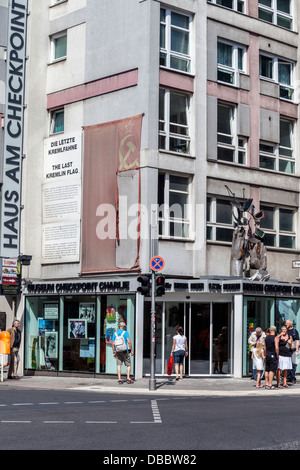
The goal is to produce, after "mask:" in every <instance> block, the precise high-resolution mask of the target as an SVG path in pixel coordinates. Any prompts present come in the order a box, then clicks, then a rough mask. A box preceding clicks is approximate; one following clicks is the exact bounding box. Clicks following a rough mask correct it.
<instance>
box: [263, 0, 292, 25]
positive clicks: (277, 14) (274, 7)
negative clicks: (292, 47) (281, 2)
mask: <svg viewBox="0 0 300 470" xmlns="http://www.w3.org/2000/svg"><path fill="white" fill-rule="evenodd" d="M271 1H272V6H271V7H268V6H266V5H263V4H262V3H260V2H259V1H258V15H259V12H260V11H265V12H267V13H270V14H272V15H273V22H269V21H267V20H262V21H267V22H268V23H271V24H275V25H276V26H280V27H281V28H285V29H288V30H289V31H293V29H294V18H293V11H294V10H293V7H294V5H293V0H290V6H291V12H292V13H291V14H288V13H285V12H282V11H280V10H278V8H277V0H271ZM280 16H281V17H282V18H285V19H287V20H291V28H286V27H285V26H282V25H278V17H280Z"/></svg>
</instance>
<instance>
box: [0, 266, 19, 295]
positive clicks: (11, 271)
mask: <svg viewBox="0 0 300 470" xmlns="http://www.w3.org/2000/svg"><path fill="white" fill-rule="evenodd" d="M0 266H1V283H0V295H13V296H15V295H19V294H20V285H21V273H20V262H19V261H18V260H17V259H12V258H2V259H1V260H0Z"/></svg>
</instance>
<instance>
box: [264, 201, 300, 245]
mask: <svg viewBox="0 0 300 470" xmlns="http://www.w3.org/2000/svg"><path fill="white" fill-rule="evenodd" d="M265 207H268V208H270V209H272V210H273V228H272V229H270V228H265V227H264V226H263V219H262V220H261V222H260V227H261V230H262V231H263V232H264V233H265V234H269V235H273V236H274V239H275V245H267V244H266V246H267V247H268V249H270V248H277V249H278V248H280V249H281V250H295V249H296V246H297V245H296V232H295V227H296V213H297V211H296V210H295V209H293V208H290V207H283V206H272V205H270V204H263V203H261V205H260V208H261V210H264V208H265ZM280 210H288V211H291V212H292V213H293V231H284V230H280V225H279V223H280ZM281 236H286V237H290V238H293V240H294V247H293V248H286V247H283V246H280V237H281Z"/></svg>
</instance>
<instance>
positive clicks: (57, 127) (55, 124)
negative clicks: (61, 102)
mask: <svg viewBox="0 0 300 470" xmlns="http://www.w3.org/2000/svg"><path fill="white" fill-rule="evenodd" d="M63 131H64V109H56V110H55V111H52V113H51V124H50V133H51V134H57V133H58V132H63Z"/></svg>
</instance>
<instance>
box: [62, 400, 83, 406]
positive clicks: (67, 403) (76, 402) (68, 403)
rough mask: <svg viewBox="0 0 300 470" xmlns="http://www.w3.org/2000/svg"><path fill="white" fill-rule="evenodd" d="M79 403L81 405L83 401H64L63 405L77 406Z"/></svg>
mask: <svg viewBox="0 0 300 470" xmlns="http://www.w3.org/2000/svg"><path fill="white" fill-rule="evenodd" d="M79 403H83V401H64V404H65V405H78V404H79Z"/></svg>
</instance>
